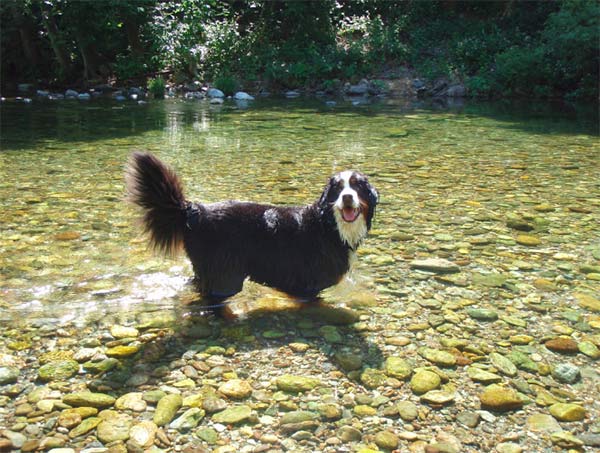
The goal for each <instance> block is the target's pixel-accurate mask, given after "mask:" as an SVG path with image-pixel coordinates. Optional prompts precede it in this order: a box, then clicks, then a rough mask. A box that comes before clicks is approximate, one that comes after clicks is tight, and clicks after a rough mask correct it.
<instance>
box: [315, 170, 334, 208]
mask: <svg viewBox="0 0 600 453" xmlns="http://www.w3.org/2000/svg"><path fill="white" fill-rule="evenodd" d="M332 186H333V178H330V179H329V181H328V182H327V185H326V186H325V188H324V189H323V193H322V194H321V198H319V201H318V203H317V204H318V205H319V211H320V212H321V214H323V213H325V211H326V210H327V209H328V208H329V207H330V201H329V192H330V191H331V187H332Z"/></svg>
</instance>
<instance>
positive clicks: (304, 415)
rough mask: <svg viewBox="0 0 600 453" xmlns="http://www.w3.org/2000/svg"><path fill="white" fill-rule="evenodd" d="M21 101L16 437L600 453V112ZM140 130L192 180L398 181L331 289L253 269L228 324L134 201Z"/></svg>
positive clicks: (9, 190)
mask: <svg viewBox="0 0 600 453" xmlns="http://www.w3.org/2000/svg"><path fill="white" fill-rule="evenodd" d="M0 109H1V110H2V112H0V113H2V118H3V121H2V123H1V127H2V134H1V135H0V137H1V138H0V140H1V141H2V153H1V156H0V160H1V164H0V172H1V173H2V176H4V178H0V197H1V199H2V200H3V213H2V229H3V231H2V235H1V236H0V259H1V262H2V266H1V269H2V272H1V275H0V294H2V296H1V297H0V351H1V352H0V427H1V428H0V449H2V451H52V449H58V450H56V451H65V452H67V451H69V452H70V451H86V452H90V453H92V452H93V453H101V452H109V451H110V452H113V451H119V452H120V451H152V452H169V451H182V452H192V451H198V452H203V451H216V452H220V453H224V452H227V451H239V452H260V451H265V452H279V451H298V452H328V453H329V452H331V453H333V452H338V451H364V452H367V451H391V450H393V449H395V450H396V451H411V452H423V451H430V452H431V451H447V452H482V451H490V452H491V451H498V452H517V451H563V450H564V451H568V449H569V448H571V449H577V451H582V452H591V451H595V449H597V446H598V444H599V441H598V437H599V436H600V423H599V421H598V420H600V407H599V406H598V404H599V403H598V401H599V398H598V394H599V392H600V374H599V372H598V360H599V359H600V353H599V352H598V351H599V350H600V349H599V348H600V298H599V296H598V294H600V286H599V285H600V280H599V278H598V275H600V271H599V270H600V246H599V245H598V244H599V240H600V226H599V224H598V218H600V186H598V178H597V169H598V168H599V167H600V155H599V153H598V127H597V124H598V121H597V119H598V118H597V112H595V110H594V111H590V112H585V111H583V113H584V114H581V113H578V111H572V112H566V111H564V110H563V111H559V112H557V111H545V110H544V109H543V108H542V106H533V105H532V106H530V108H528V109H527V110H525V111H520V110H517V109H514V108H513V107H511V106H507V105H504V104H503V105H501V106H499V105H493V104H486V105H465V106H462V107H459V108H455V109H449V110H448V109H443V108H440V107H439V106H432V108H429V107H427V108H426V107H424V106H422V107H420V108H418V109H414V108H410V106H407V105H404V104H402V103H400V104H394V103H393V102H392V101H389V103H388V101H386V102H385V103H382V104H369V103H367V104H360V105H359V104H357V105H352V104H351V103H348V104H345V103H344V102H343V101H339V102H337V103H336V104H335V105H333V104H331V103H330V105H325V101H306V100H293V99H285V100H281V101H265V100H262V99H257V100H255V101H253V102H252V103H251V104H249V105H248V106H246V107H245V108H243V109H242V108H238V106H236V104H235V103H234V102H233V101H231V100H224V101H223V103H222V104H218V105H211V104H209V102H208V101H199V100H195V101H194V102H187V101H184V100H181V101H165V102H149V103H147V104H145V105H138V104H137V103H131V104H128V103H127V102H122V103H118V104H117V103H111V104H107V105H100V104H93V105H92V104H87V103H85V104H84V103H78V104H77V105H72V106H69V108H68V109H66V108H64V107H61V106H58V105H57V104H50V103H49V104H44V103H43V102H38V103H36V104H35V105H27V106H25V105H23V104H20V105H16V104H11V103H3V104H1V105H0ZM98 125H102V127H98ZM138 149H145V150H149V151H151V152H154V153H156V154H157V155H159V156H160V157H161V158H163V159H164V160H165V161H166V162H168V163H169V164H170V165H172V166H173V167H174V168H175V169H176V170H177V171H178V172H179V173H180V175H181V177H182V179H183V181H184V185H185V191H186V196H188V197H189V199H191V200H200V201H202V202H219V201H223V200H227V199H233V198H236V199H242V200H244V199H247V200H253V201H260V202H264V203H274V204H279V205H292V204H307V203H312V202H314V201H315V200H317V199H318V198H319V197H320V195H321V190H322V188H323V186H324V184H325V182H326V181H327V178H328V177H329V176H330V174H332V173H333V172H335V171H339V170H343V169H347V168H356V169H360V170H361V171H363V172H364V173H366V174H367V175H369V178H370V181H371V182H372V183H373V184H374V185H375V187H377V189H378V190H379V192H380V195H381V201H380V204H379V205H378V207H377V213H376V217H375V220H374V223H373V228H372V230H371V232H370V235H369V237H368V238H367V239H366V240H365V242H364V243H363V244H362V245H361V247H359V249H358V251H357V256H356V258H357V259H356V263H355V266H354V268H353V271H352V272H351V273H350V274H349V276H348V278H347V279H344V281H342V282H341V283H340V284H339V285H338V286H336V287H334V288H331V289H328V290H326V291H324V292H323V294H322V300H321V301H320V303H319V304H309V303H307V301H302V300H291V299H290V298H287V297H285V296H284V295H282V294H280V293H277V292H276V291H273V290H270V289H268V288H264V287H261V286H259V285H257V284H254V283H251V282H246V283H245V285H244V289H243V291H242V292H241V293H239V294H238V295H236V296H234V297H233V298H231V300H230V301H229V305H228V306H227V310H226V313H227V314H228V315H229V316H228V319H219V318H216V317H214V316H211V315H209V314H207V313H206V312H205V310H203V309H202V307H201V306H200V304H199V303H198V302H199V301H198V295H197V294H195V292H194V290H193V286H192V285H191V284H190V278H191V276H192V269H191V267H190V265H189V263H188V262H187V260H186V259H185V257H184V256H177V257H172V258H169V259H164V258H162V257H160V256H157V255H156V254H153V253H152V252H151V251H149V250H148V248H147V241H146V239H145V238H144V236H143V235H142V234H141V231H140V230H139V226H138V225H137V224H136V222H135V218H136V213H135V212H134V210H133V209H131V207H130V206H128V205H126V204H125V203H123V195H124V189H123V175H122V173H123V167H124V164H125V162H126V161H127V158H128V156H129V154H130V153H131V152H133V151H134V150H138ZM307 265H309V264H307ZM229 318H234V319H229Z"/></svg>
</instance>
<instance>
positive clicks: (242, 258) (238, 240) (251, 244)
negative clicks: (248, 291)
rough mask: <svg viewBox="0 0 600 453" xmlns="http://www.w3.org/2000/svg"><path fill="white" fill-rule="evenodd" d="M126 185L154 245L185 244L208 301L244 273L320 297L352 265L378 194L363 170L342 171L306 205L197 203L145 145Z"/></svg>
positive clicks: (230, 291) (237, 287)
mask: <svg viewBox="0 0 600 453" xmlns="http://www.w3.org/2000/svg"><path fill="white" fill-rule="evenodd" d="M126 185H127V190H128V198H129V200H130V201H131V202H133V203H134V204H136V205H138V206H139V207H141V209H142V211H143V219H142V220H143V225H144V229H145V231H146V232H147V233H148V234H149V236H150V241H151V243H152V245H153V246H154V247H155V248H157V249H159V250H160V251H162V252H165V253H169V254H171V253H174V252H176V251H177V250H178V249H180V248H184V249H185V252H186V253H187V256H188V257H189V259H190V261H191V263H192V266H193V268H194V274H195V284H196V286H197V290H198V291H199V292H200V293H201V294H202V295H203V296H204V298H205V300H206V301H207V302H206V303H207V304H208V303H213V304H214V303H215V302H219V301H223V300H225V299H227V298H228V297H231V296H233V295H234V294H236V293H238V292H239V291H241V289H242V285H243V282H244V280H245V279H246V278H249V279H250V280H252V281H255V282H257V283H260V284H263V285H266V286H269V287H272V288H275V289H278V290H280V291H283V292H285V293H288V294H289V295H291V296H294V297H298V298H304V299H311V298H315V297H316V296H317V295H318V294H319V292H321V291H322V290H323V289H325V288H328V287H330V286H333V285H335V284H337V283H338V282H339V281H340V280H341V279H342V277H343V276H344V275H345V274H346V273H347V272H348V270H349V268H350V264H351V262H352V259H353V256H354V254H355V252H356V249H357V247H358V246H359V245H360V243H361V242H362V241H363V239H364V238H365V237H366V235H367V232H368V231H369V229H370V228H371V222H372V220H373V216H374V214H375V207H376V205H377V202H378V199H379V196H378V193H377V191H376V190H375V188H374V187H373V186H371V184H369V181H368V180H367V177H366V176H365V175H363V174H362V173H359V172H357V171H343V172H341V173H338V174H336V175H334V176H332V177H331V179H330V180H329V182H328V183H327V185H326V186H325V189H324V190H323V193H322V194H321V196H320V198H319V200H317V201H316V202H315V203H313V204H310V205H306V206H290V207H285V206H273V205H267V204H259V203H249V202H242V201H224V202H220V203H212V204H203V203H193V202H190V201H188V200H187V199H186V198H185V197H184V195H183V187H182V184H181V181H180V180H179V178H178V177H177V175H176V174H175V173H174V172H173V170H171V169H170V168H169V167H167V166H166V165H165V164H163V163H162V162H161V161H160V160H159V159H157V158H156V157H155V156H153V155H151V154H148V153H140V152H136V153H134V154H133V155H132V157H131V159H130V161H129V164H128V167H127V170H126Z"/></svg>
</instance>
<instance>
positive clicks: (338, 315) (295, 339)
mask: <svg viewBox="0 0 600 453" xmlns="http://www.w3.org/2000/svg"><path fill="white" fill-rule="evenodd" d="M189 302H190V301H188V303H182V304H180V305H179V306H178V307H176V308H174V310H173V313H172V315H174V316H170V317H169V320H168V321H166V322H165V323H163V324H162V325H161V326H157V327H151V328H149V329H147V330H145V331H144V332H143V334H142V336H143V337H144V339H145V340H146V341H145V342H144V343H142V345H141V347H140V350H139V352H138V353H137V354H136V355H134V356H132V357H130V358H128V359H126V360H123V361H122V363H121V366H120V367H119V368H117V369H113V370H111V371H109V372H107V373H105V374H103V375H99V376H97V379H95V380H93V381H92V385H93V386H94V387H97V388H106V386H108V387H110V388H111V389H112V391H113V392H114V393H117V394H124V393H127V392H131V391H139V388H140V386H139V384H138V382H139V377H140V376H144V377H143V379H142V380H143V381H145V382H144V386H145V385H152V384H158V385H164V384H167V385H170V384H171V385H177V381H178V380H184V379H185V378H186V376H187V377H190V376H191V377H192V378H193V379H195V380H196V381H197V383H200V382H202V381H203V379H205V378H210V377H211V376H212V375H213V373H215V371H213V370H209V369H208V368H207V367H206V366H205V365H202V364H199V363H205V362H207V361H208V362H211V361H210V360H208V357H210V356H211V355H213V354H215V355H218V356H222V358H223V360H222V361H223V365H222V368H223V369H224V370H230V371H232V372H234V373H235V375H238V376H240V377H244V376H247V377H250V378H251V379H255V380H258V379H261V380H262V379H264V380H269V377H270V376H272V375H273V374H274V368H277V369H283V370H282V371H281V374H293V375H312V374H314V373H323V374H324V375H327V373H328V372H332V371H336V372H337V373H336V376H338V377H339V378H341V379H349V380H350V381H353V382H355V383H356V384H358V385H361V379H360V376H361V373H362V371H364V370H365V369H368V368H374V369H380V368H381V367H382V363H383V354H382V352H381V350H380V349H379V347H378V346H377V345H376V344H374V343H372V342H371V341H369V340H368V334H369V333H371V332H370V330H371V329H370V328H369V324H368V322H365V321H363V319H364V318H363V317H361V313H363V314H364V313H368V312H367V311H364V310H356V309H353V308H348V307H345V306H337V305H335V304H332V303H331V302H330V301H327V302H324V301H322V300H311V301H298V300H294V299H290V298H285V297H281V296H279V295H274V294H272V293H268V294H267V296H265V297H262V298H260V299H258V300H256V299H254V300H253V301H249V300H244V299H243V298H240V299H238V300H234V301H233V302H231V303H230V304H229V305H228V306H227V310H228V311H230V316H226V317H221V316H215V315H214V313H211V311H210V310H208V311H207V310H205V309H204V308H203V306H202V305H196V304H194V303H189ZM191 302H194V301H191ZM245 305H248V306H245ZM304 361H306V363H304ZM217 362H218V360H217ZM187 365H190V366H187ZM194 367H196V368H197V370H196V371H192V370H191V368H194ZM196 368H194V369H196ZM263 371H264V374H263ZM144 386H142V388H143V387H144ZM365 391H368V390H365Z"/></svg>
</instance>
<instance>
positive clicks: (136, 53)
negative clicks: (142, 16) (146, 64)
mask: <svg viewBox="0 0 600 453" xmlns="http://www.w3.org/2000/svg"><path fill="white" fill-rule="evenodd" d="M125 31H126V32H127V41H128V42H129V47H131V55H132V56H133V57H134V58H142V57H143V55H144V46H143V44H142V41H141V40H140V27H139V26H138V24H137V23H136V22H135V21H134V20H132V19H130V18H127V19H125Z"/></svg>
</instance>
